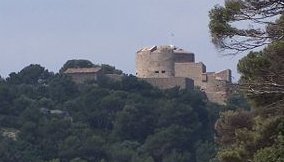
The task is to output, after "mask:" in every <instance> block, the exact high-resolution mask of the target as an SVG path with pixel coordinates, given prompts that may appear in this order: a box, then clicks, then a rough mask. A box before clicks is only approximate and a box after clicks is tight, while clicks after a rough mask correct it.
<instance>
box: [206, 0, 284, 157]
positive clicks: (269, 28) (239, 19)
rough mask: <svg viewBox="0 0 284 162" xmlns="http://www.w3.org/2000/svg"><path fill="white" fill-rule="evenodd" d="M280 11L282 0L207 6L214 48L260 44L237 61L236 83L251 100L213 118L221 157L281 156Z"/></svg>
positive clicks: (283, 75) (283, 18)
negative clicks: (211, 7)
mask: <svg viewBox="0 0 284 162" xmlns="http://www.w3.org/2000/svg"><path fill="white" fill-rule="evenodd" d="M283 13H284V3H283V0H258V1H255V0H227V1H225V5H224V6H216V7H215V8H213V9H212V10H211V12H210V19H211V21H210V30H211V34H212V38H213V43H214V44H215V45H216V46H217V47H218V48H219V49H221V50H224V51H227V52H230V53H231V54H232V52H233V54H236V53H238V52H243V51H248V50H251V49H256V48H257V47H262V46H264V45H266V46H265V48H264V49H262V50H260V51H251V52H249V54H248V55H247V56H245V57H244V58H242V59H241V60H240V61H239V64H238V70H239V72H240V74H241V79H240V81H239V85H238V88H239V89H240V90H241V91H242V92H243V93H244V94H245V96H246V97H247V98H248V99H249V101H250V103H251V105H250V110H249V109H247V108H246V106H245V105H243V108H241V109H236V110H232V109H231V110H229V111H227V112H223V113H221V115H220V118H219V119H218V121H217V123H216V131H217V138H216V139H217V142H218V143H219V146H220V149H219V151H218V154H217V155H218V159H219V160H220V161H221V162H283V161H284V39H283V38H284V37H283V36H284V30H283V29H284V15H283ZM238 23H242V25H241V27H240V26H238V25H237V24H238ZM246 23H247V25H248V26H247V28H246V26H245V24H246ZM244 109H246V111H245V110H244Z"/></svg>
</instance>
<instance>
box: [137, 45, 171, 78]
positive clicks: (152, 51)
mask: <svg viewBox="0 0 284 162" xmlns="http://www.w3.org/2000/svg"><path fill="white" fill-rule="evenodd" d="M136 76H137V77H139V78H168V77H173V76H174V55H173V49H172V48H170V47H169V46H165V47H157V46H153V47H151V48H144V49H141V50H139V51H138V52H137V55H136Z"/></svg>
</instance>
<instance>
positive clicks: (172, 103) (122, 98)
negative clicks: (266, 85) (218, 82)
mask: <svg viewBox="0 0 284 162" xmlns="http://www.w3.org/2000/svg"><path fill="white" fill-rule="evenodd" d="M71 62H72V61H71ZM83 62H84V61H83ZM81 63H82V62H80V64H81ZM85 63H86V62H85ZM67 64H68V66H71V67H72V66H73V65H74V61H73V63H70V61H69V62H67ZM67 64H65V65H64V66H63V68H65V67H66V66H67ZM72 64H73V65H72ZM83 64H84V63H83ZM89 65H90V66H93V65H92V64H88V66H89ZM83 66H84V65H83ZM80 67H81V66H80ZM105 67H108V68H107V69H111V70H106V71H108V72H106V73H109V72H113V73H116V72H117V70H115V71H114V68H113V67H111V66H105ZM219 109H221V107H220V106H218V105H215V104H210V103H206V100H205V98H204V95H203V94H202V93H201V92H200V91H198V90H194V91H187V90H179V89H178V88H173V89H170V90H166V91H161V90H158V89H156V88H153V87H152V86H150V85H149V84H147V83H146V82H143V81H139V80H137V78H136V77H134V76H127V75H125V76H124V77H123V79H122V80H121V81H116V82H115V81H112V80H108V79H106V78H102V79H100V80H98V81H97V82H89V83H85V84H81V85H76V84H75V83H73V82H72V81H71V80H70V78H68V77H67V76H65V75H64V74H62V73H59V74H54V73H52V72H49V71H48V70H46V69H45V68H44V67H41V66H40V65H30V66H27V67H25V68H24V69H23V70H21V71H20V72H18V73H11V74H10V75H9V77H8V78H6V79H1V81H0V128H1V133H2V135H1V136H0V161H5V162H15V161H17V162H27V161H31V162H33V161H34V162H41V161H42V162H59V161H62V162H69V161H72V162H85V161H90V162H173V161H178V162H188V161H190V162H208V161H209V160H210V159H212V160H214V158H213V157H214V155H215V153H216V151H215V150H216V147H215V145H214V144H213V142H214V141H213V136H214V131H213V125H214V122H215V120H216V118H217V115H216V114H218V111H219ZM5 132H6V133H7V132H10V133H11V132H12V134H13V133H14V134H16V137H15V138H13V137H11V136H8V135H4V134H5Z"/></svg>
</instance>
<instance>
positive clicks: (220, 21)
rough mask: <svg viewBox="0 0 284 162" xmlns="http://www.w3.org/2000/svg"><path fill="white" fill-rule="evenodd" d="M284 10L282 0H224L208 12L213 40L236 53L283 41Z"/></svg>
mask: <svg viewBox="0 0 284 162" xmlns="http://www.w3.org/2000/svg"><path fill="white" fill-rule="evenodd" d="M283 13H284V2H283V1H282V0H225V5H224V6H215V7H214V8H213V9H212V10H211V11H210V14H209V17H210V24H209V28H210V31H211V35H212V41H213V43H214V44H215V45H216V46H217V47H218V48H219V49H221V50H226V51H228V52H229V53H231V54H236V53H238V52H242V51H247V50H251V49H254V48H257V47H261V46H264V45H266V44H268V43H271V42H272V41H277V40H283V36H284V30H283V29H284V26H283V24H284V23H283V22H284V21H283V20H284V16H283ZM275 19H276V21H275ZM240 24H241V25H240Z"/></svg>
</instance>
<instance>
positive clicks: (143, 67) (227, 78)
mask: <svg viewBox="0 0 284 162" xmlns="http://www.w3.org/2000/svg"><path fill="white" fill-rule="evenodd" d="M136 76H137V77H138V78H141V79H143V80H145V81H147V82H149V83H150V84H152V85H153V86H156V87H159V88H161V89H168V88H173V87H175V86H179V87H181V88H187V89H191V88H193V87H194V86H197V87H200V89H201V90H202V91H204V92H205V93H206V96H207V97H208V99H209V100H210V101H212V102H217V103H220V104H223V103H224V101H225V100H226V99H227V97H228V85H229V84H230V83H231V70H230V69H226V70H223V71H220V72H207V71H206V66H205V65H204V64H203V63H202V62H198V63H196V62H195V55H194V53H192V52H187V51H185V50H183V49H181V48H177V47H175V46H171V45H164V46H152V47H146V48H142V49H140V50H138V51H137V53H136Z"/></svg>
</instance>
